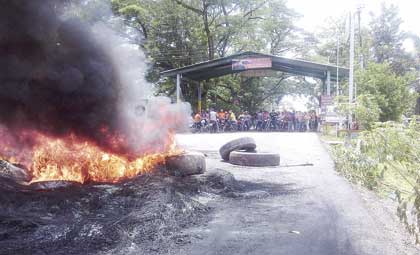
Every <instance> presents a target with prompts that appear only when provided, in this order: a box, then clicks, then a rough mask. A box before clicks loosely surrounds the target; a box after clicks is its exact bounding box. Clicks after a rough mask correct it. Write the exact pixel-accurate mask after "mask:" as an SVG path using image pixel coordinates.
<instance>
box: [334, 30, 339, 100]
mask: <svg viewBox="0 0 420 255" xmlns="http://www.w3.org/2000/svg"><path fill="white" fill-rule="evenodd" d="M339 60H340V29H339V28H338V27H337V76H336V77H337V79H336V84H335V85H336V86H335V87H336V89H337V96H339V95H340V82H339V80H338V77H339V76H338V69H339V68H338V66H339V65H340V62H339Z"/></svg>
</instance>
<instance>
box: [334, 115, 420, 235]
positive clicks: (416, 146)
mask: <svg viewBox="0 0 420 255" xmlns="http://www.w3.org/2000/svg"><path fill="white" fill-rule="evenodd" d="M415 119H416V118H413V121H412V122H411V123H410V125H409V127H405V126H403V125H402V124H396V123H394V122H386V123H377V124H374V125H372V130H371V131H364V132H362V133H361V135H360V137H359V139H357V140H354V141H352V142H350V144H346V145H345V146H340V147H336V148H335V149H334V150H333V155H334V158H335V163H336V169H337V171H339V172H340V173H342V174H343V175H344V176H346V177H347V178H348V179H350V180H351V181H352V182H356V183H359V184H362V185H364V186H366V187H368V188H369V189H372V190H376V191H378V190H380V189H382V188H383V186H386V187H387V188H390V187H391V189H392V190H393V191H394V193H395V194H396V198H397V199H398V202H399V203H400V206H399V209H398V215H399V216H400V219H401V220H402V222H403V223H404V224H405V226H406V227H407V229H408V230H409V232H410V233H411V234H413V235H414V236H415V237H416V241H417V242H420V238H419V233H420V140H419V139H418V137H420V127H419V125H418V124H417V123H416V120H415ZM385 174H388V175H389V176H393V178H394V177H395V178H394V179H399V180H401V181H400V182H396V181H395V180H392V181H393V182H392V183H391V185H390V184H389V183H388V182H387V181H388V180H387V179H386V178H384V176H385ZM407 187H408V188H407Z"/></svg>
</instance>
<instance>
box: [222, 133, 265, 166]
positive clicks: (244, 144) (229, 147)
mask: <svg viewBox="0 0 420 255" xmlns="http://www.w3.org/2000/svg"><path fill="white" fill-rule="evenodd" d="M255 148H257V144H256V143H255V141H254V139H252V138H251V137H242V138H238V139H235V140H232V141H230V142H228V143H226V144H225V145H223V146H222V147H221V148H220V149H219V153H220V156H221V157H222V159H224V160H225V161H228V160H229V154H230V153H231V152H232V151H237V150H246V151H253V150H255Z"/></svg>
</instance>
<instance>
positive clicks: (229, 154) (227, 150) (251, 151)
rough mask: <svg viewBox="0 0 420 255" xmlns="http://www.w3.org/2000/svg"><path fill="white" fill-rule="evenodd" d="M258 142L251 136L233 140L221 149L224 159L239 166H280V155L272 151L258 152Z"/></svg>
mask: <svg viewBox="0 0 420 255" xmlns="http://www.w3.org/2000/svg"><path fill="white" fill-rule="evenodd" d="M256 148H257V144H256V143H255V140H254V139H253V138H251V137H242V138H238V139H235V140H232V141H230V142H228V143H226V144H225V145H223V146H222V147H221V148H220V149H219V153H220V156H221V157H222V159H223V160H224V161H227V162H229V163H231V164H233V165H239V166H254V167H263V166H279V165H280V155H279V154H278V153H271V152H258V151H257V150H256Z"/></svg>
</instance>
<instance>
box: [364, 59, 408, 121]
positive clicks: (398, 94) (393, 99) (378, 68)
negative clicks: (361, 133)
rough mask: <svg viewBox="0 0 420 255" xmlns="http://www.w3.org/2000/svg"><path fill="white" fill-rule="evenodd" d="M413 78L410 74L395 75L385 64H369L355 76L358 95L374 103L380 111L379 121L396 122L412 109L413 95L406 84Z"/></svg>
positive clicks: (389, 66) (388, 65)
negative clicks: (367, 96)
mask: <svg viewBox="0 0 420 255" xmlns="http://www.w3.org/2000/svg"><path fill="white" fill-rule="evenodd" d="M414 78H415V77H414V76H413V75H411V74H406V75H404V76H399V75H397V74H396V73H395V72H394V71H393V70H392V67H391V65H390V64H387V63H384V64H376V63H369V65H368V67H367V69H366V70H359V71H358V72H357V74H356V82H357V85H358V88H357V89H358V93H359V94H360V95H369V96H371V97H372V100H374V101H375V102H376V104H377V105H378V106H379V109H380V114H379V120H380V121H389V120H392V121H398V120H400V118H401V115H402V114H403V113H404V112H405V111H407V110H408V109H411V108H412V107H413V103H414V94H413V93H411V92H410V90H409V87H408V84H410V83H412V82H413V80H414Z"/></svg>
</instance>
